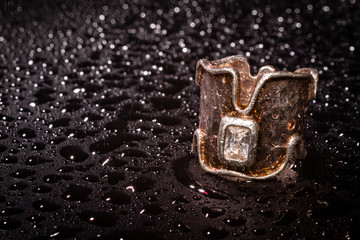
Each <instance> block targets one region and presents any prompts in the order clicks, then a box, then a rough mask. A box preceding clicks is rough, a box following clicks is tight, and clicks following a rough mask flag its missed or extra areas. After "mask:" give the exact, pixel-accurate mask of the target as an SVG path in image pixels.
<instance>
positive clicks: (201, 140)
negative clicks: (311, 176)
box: [193, 55, 318, 180]
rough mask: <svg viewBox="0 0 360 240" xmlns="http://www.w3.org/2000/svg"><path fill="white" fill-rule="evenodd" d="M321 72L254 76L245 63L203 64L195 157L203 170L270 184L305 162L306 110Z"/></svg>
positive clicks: (267, 71) (269, 71)
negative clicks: (295, 163) (294, 164)
mask: <svg viewBox="0 0 360 240" xmlns="http://www.w3.org/2000/svg"><path fill="white" fill-rule="evenodd" d="M317 82H318V72H317V71H316V70H315V69H311V68H301V69H298V70H296V71H295V72H285V71H275V69H274V68H273V67H272V66H264V67H262V68H261V69H260V70H259V72H258V74H257V75H255V76H252V75H251V73H250V66H249V64H248V61H247V59H246V57H244V56H242V55H235V56H230V57H226V58H223V59H219V60H215V61H207V60H205V59H202V60H199V61H198V63H197V66H196V83H197V84H198V85H199V86H200V115H199V128H198V129H197V130H196V131H195V133H194V141H193V152H194V153H195V154H197V155H198V158H199V162H200V165H201V167H202V168H203V169H204V170H205V171H207V172H210V173H213V174H217V175H220V176H222V177H225V178H230V179H232V180H241V179H267V178H270V177H274V176H276V175H277V174H278V173H280V172H281V171H282V170H283V169H284V168H285V167H286V166H287V165H288V164H289V163H290V162H293V161H294V160H295V159H297V158H304V157H305V156H306V150H305V148H304V144H303V134H304V130H305V128H306V125H305V120H306V110H307V108H308V102H309V100H310V99H312V98H315V96H316V91H317Z"/></svg>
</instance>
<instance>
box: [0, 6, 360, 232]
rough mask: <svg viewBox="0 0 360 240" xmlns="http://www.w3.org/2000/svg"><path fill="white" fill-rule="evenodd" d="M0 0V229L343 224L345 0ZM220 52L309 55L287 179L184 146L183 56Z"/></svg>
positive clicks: (350, 128) (347, 153)
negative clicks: (225, 169)
mask: <svg viewBox="0 0 360 240" xmlns="http://www.w3.org/2000/svg"><path fill="white" fill-rule="evenodd" d="M312 2H313V3H312ZM0 5H1V13H0V123H1V132H0V139H1V140H0V167H1V176H0V189H1V190H0V236H1V237H0V238H1V239H63V238H69V239H75V238H76V239H89V238H90V239H92V238H93V239H119V238H120V237H123V238H124V239H202V238H210V239H223V238H234V239H236V238H238V239H252V238H254V239H263V238H264V239H359V237H360V236H359V227H360V207H359V204H360V195H359V191H360V187H359V184H360V183H359V167H360V163H359V142H360V138H359V133H360V129H359V95H358V94H359V86H360V83H359V80H360V78H359V67H358V66H359V60H360V58H359V48H360V46H359V37H360V36H359V33H360V28H359V24H360V9H359V3H358V2H357V1H355V0H354V1H297V3H296V4H285V1H264V2H260V1H226V2H225V1H221V2H220V1H207V2H205V1H204V2H203V1H198V2H197V1H188V0H186V1H170V2H167V3H162V2H152V1H134V2H126V3H125V1H111V2H99V1H1V3H0ZM234 54H244V55H246V56H247V57H248V59H249V62H250V65H251V66H253V68H252V72H253V73H256V72H257V71H258V69H259V68H260V67H261V66H264V65H268V64H269V65H273V66H274V67H275V68H277V69H278V70H284V69H286V70H289V71H294V70H295V69H296V68H299V67H312V68H316V69H318V70H319V73H320V81H319V88H318V95H317V99H316V100H315V101H313V102H311V106H310V109H309V124H308V129H307V135H306V139H305V140H306V147H307V150H308V156H307V157H306V158H305V159H304V160H302V161H299V162H298V164H297V165H296V166H295V168H294V170H295V171H296V172H297V174H298V177H297V178H296V179H293V180H285V181H279V180H269V181H263V182H243V183H236V182H230V181H226V180H223V179H221V178H218V177H216V176H213V175H209V174H205V173H204V171H202V170H201V168H200V167H199V165H198V162H197V160H196V158H195V157H194V156H193V155H192V154H190V146H191V142H192V133H193V131H194V130H195V129H196V127H197V122H198V111H199V88H198V87H197V86H196V85H195V83H194V76H195V65H196V62H197V60H198V59H200V58H207V59H209V60H214V59H218V58H222V57H225V56H229V55H234Z"/></svg>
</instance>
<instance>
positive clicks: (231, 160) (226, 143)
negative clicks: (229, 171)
mask: <svg viewBox="0 0 360 240" xmlns="http://www.w3.org/2000/svg"><path fill="white" fill-rule="evenodd" d="M258 131H259V126H258V123H257V122H256V121H255V120H253V119H250V118H235V117H230V116H225V117H223V118H222V119H221V123H220V128H219V135H218V136H219V138H218V157H219V158H220V159H221V160H222V161H223V162H224V163H226V164H227V165H230V166H231V165H232V166H237V167H239V166H250V165H251V164H252V163H253V162H254V161H255V156H256V147H257V136H258Z"/></svg>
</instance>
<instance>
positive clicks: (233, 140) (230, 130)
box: [224, 126, 251, 161]
mask: <svg viewBox="0 0 360 240" xmlns="http://www.w3.org/2000/svg"><path fill="white" fill-rule="evenodd" d="M250 134H251V131H250V129H249V128H246V127H240V126H228V127H227V128H226V131H225V143H224V157H225V158H226V159H234V160H239V161H246V160H247V159H248V155H249V142H250Z"/></svg>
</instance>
